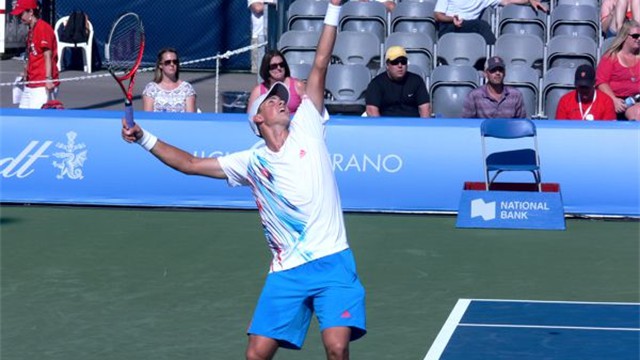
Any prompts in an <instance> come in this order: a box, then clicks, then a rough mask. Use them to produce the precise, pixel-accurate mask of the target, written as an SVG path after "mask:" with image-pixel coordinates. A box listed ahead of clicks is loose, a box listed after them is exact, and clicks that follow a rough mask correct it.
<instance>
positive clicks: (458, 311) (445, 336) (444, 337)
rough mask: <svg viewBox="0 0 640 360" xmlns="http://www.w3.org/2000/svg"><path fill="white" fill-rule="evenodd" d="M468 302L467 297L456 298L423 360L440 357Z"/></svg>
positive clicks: (469, 301)
mask: <svg viewBox="0 0 640 360" xmlns="http://www.w3.org/2000/svg"><path fill="white" fill-rule="evenodd" d="M470 303H471V300H469V299H458V302H457V303H456V306H454V308H453V310H451V314H449V317H448V318H447V321H446V322H445V323H444V325H442V329H440V332H439V333H438V336H436V339H435V340H434V341H433V344H431V347H430V348H429V351H428V352H427V355H426V356H425V357H424V360H438V359H440V356H442V352H444V348H445V347H446V346H447V344H448V343H449V339H451V335H453V331H454V330H455V329H456V327H457V326H458V324H460V320H461V319H462V315H464V313H465V312H466V311H467V308H468V307H469V304H470Z"/></svg>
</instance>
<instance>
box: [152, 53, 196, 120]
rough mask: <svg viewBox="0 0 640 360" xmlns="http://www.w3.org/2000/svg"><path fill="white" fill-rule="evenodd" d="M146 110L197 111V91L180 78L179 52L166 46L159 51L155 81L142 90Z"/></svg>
mask: <svg viewBox="0 0 640 360" xmlns="http://www.w3.org/2000/svg"><path fill="white" fill-rule="evenodd" d="M142 104H143V106H144V111H153V112H196V91H195V90H194V89H193V86H191V84H189V83H188V82H186V81H182V80H180V60H179V58H178V52H177V51H176V50H175V49H172V48H164V49H162V50H160V52H158V57H157V59H156V69H155V73H154V76H153V81H152V82H150V83H148V84H147V86H145V88H144V90H143V91H142Z"/></svg>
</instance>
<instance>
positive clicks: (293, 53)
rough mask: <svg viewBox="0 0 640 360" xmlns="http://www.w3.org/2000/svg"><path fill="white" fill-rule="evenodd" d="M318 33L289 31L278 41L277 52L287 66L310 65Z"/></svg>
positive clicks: (314, 52)
mask: <svg viewBox="0 0 640 360" xmlns="http://www.w3.org/2000/svg"><path fill="white" fill-rule="evenodd" d="M319 39H320V33H318V32H315V31H303V30H290V31H287V32H285V33H284V34H282V36H280V39H279V40H278V50H280V52H282V54H283V55H284V56H285V58H286V59H287V63H289V64H300V63H307V64H312V63H313V59H314V57H315V55H316V47H317V46H318V40H319Z"/></svg>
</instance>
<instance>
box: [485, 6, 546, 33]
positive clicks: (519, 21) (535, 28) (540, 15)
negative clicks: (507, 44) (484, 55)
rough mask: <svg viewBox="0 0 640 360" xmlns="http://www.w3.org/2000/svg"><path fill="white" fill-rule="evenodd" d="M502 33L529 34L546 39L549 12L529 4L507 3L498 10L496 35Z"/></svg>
mask: <svg viewBox="0 0 640 360" xmlns="http://www.w3.org/2000/svg"><path fill="white" fill-rule="evenodd" d="M502 34H529V35H535V36H537V37H539V38H540V40H542V41H546V39H547V14H546V13H544V12H542V11H540V10H534V9H533V8H532V7H531V6H529V5H516V4H510V5H507V6H505V7H503V8H501V9H500V10H499V12H498V31H497V34H496V36H500V35H502Z"/></svg>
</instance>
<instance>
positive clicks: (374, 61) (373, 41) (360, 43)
mask: <svg viewBox="0 0 640 360" xmlns="http://www.w3.org/2000/svg"><path fill="white" fill-rule="evenodd" d="M381 45H382V44H381V43H380V41H379V40H378V37H376V36H375V35H374V34H371V33H368V32H360V31H341V32H339V33H338V35H337V36H336V43H335V46H334V47H333V57H334V59H335V60H337V63H339V64H362V65H364V66H366V67H368V68H369V69H370V71H371V73H372V74H375V73H376V72H377V71H378V69H379V68H380V53H381V48H382V46H381Z"/></svg>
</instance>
